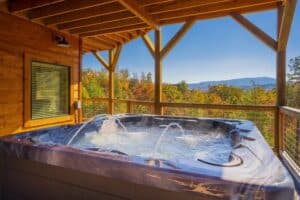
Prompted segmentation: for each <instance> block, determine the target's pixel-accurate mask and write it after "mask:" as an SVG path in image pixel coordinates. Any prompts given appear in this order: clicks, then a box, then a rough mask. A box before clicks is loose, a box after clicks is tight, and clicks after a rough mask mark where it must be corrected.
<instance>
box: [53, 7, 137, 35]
mask: <svg viewBox="0 0 300 200" xmlns="http://www.w3.org/2000/svg"><path fill="white" fill-rule="evenodd" d="M132 18H136V16H135V15H133V14H132V13H130V12H128V11H122V12H120V13H113V14H108V15H103V16H96V17H91V18H87V19H82V20H77V21H73V22H67V23H64V24H59V25H57V28H58V29H60V30H68V29H73V28H79V27H85V26H90V25H95V24H104V23H107V22H117V21H120V20H124V19H132Z"/></svg>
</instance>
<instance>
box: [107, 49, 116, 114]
mask: <svg viewBox="0 0 300 200" xmlns="http://www.w3.org/2000/svg"><path fill="white" fill-rule="evenodd" d="M113 60H114V54H113V50H110V51H109V65H110V69H109V70H108V73H109V75H108V85H109V94H108V97H109V103H108V113H109V114H111V115H112V114H113V113H114V102H113V100H114V98H115V86H114V74H115V72H114V69H113V68H112V67H111V66H112V63H113Z"/></svg>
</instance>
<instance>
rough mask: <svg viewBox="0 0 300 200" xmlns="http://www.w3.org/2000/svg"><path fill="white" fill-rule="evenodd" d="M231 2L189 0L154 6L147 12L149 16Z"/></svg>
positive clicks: (227, 0)
mask: <svg viewBox="0 0 300 200" xmlns="http://www.w3.org/2000/svg"><path fill="white" fill-rule="evenodd" d="M230 1H232V0H209V1H199V0H189V1H178V2H175V3H174V2H170V3H169V4H165V5H156V6H152V7H150V8H149V9H147V11H148V12H149V13H151V14H158V13H163V12H170V11H176V10H183V9H187V8H195V7H199V6H207V5H213V4H217V3H224V2H230Z"/></svg>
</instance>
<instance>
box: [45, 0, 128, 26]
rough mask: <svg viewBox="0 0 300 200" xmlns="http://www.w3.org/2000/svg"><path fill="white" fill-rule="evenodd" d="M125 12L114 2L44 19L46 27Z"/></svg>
mask: <svg viewBox="0 0 300 200" xmlns="http://www.w3.org/2000/svg"><path fill="white" fill-rule="evenodd" d="M125 10H126V8H124V7H123V6H122V5H120V4H119V3H117V2H114V3H110V4H105V5H100V6H95V7H92V8H88V9H84V10H77V11H73V12H69V13H65V14H61V15H56V16H53V17H48V18H46V19H44V23H45V24H46V25H52V24H62V23H67V22H72V21H77V20H81V19H87V18H91V17H96V16H103V15H108V14H113V13H118V12H122V11H125Z"/></svg>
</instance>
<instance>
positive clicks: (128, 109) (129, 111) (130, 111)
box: [127, 100, 132, 113]
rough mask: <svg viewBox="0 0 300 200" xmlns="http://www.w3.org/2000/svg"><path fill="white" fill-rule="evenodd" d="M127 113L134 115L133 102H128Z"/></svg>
mask: <svg viewBox="0 0 300 200" xmlns="http://www.w3.org/2000/svg"><path fill="white" fill-rule="evenodd" d="M127 113H132V103H131V101H130V100H129V101H127Z"/></svg>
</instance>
